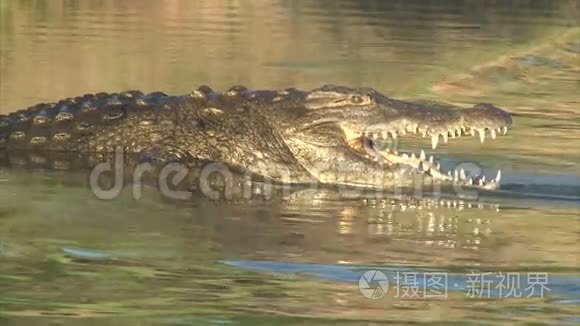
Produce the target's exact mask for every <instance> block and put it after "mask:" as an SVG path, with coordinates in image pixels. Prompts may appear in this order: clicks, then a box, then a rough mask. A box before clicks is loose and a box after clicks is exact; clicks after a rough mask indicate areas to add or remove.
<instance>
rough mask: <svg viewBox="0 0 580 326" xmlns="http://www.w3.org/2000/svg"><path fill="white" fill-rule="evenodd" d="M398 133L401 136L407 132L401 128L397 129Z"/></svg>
mask: <svg viewBox="0 0 580 326" xmlns="http://www.w3.org/2000/svg"><path fill="white" fill-rule="evenodd" d="M399 133H400V134H401V136H402V135H405V134H406V133H407V131H406V130H405V129H401V130H399Z"/></svg>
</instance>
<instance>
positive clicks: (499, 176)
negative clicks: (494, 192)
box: [495, 170, 501, 183]
mask: <svg viewBox="0 0 580 326" xmlns="http://www.w3.org/2000/svg"><path fill="white" fill-rule="evenodd" d="M499 180H501V170H497V176H496V177H495V182H497V183H499Z"/></svg>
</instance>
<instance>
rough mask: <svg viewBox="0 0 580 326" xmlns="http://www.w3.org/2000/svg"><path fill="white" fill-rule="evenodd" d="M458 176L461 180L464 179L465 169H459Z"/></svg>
mask: <svg viewBox="0 0 580 326" xmlns="http://www.w3.org/2000/svg"><path fill="white" fill-rule="evenodd" d="M459 178H460V179H461V180H465V171H464V170H463V169H461V170H460V171H459Z"/></svg>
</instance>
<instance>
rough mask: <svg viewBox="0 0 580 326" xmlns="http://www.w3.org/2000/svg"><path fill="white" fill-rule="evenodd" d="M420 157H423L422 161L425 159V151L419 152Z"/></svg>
mask: <svg viewBox="0 0 580 326" xmlns="http://www.w3.org/2000/svg"><path fill="white" fill-rule="evenodd" d="M419 158H420V159H421V161H425V158H426V157H425V151H424V150H421V154H419Z"/></svg>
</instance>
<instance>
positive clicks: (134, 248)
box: [0, 0, 580, 325]
mask: <svg viewBox="0 0 580 326" xmlns="http://www.w3.org/2000/svg"><path fill="white" fill-rule="evenodd" d="M578 14H579V13H578V6H577V2H576V1H539V0H538V1H536V0H534V1H523V2H522V1H520V2H505V3H504V2H473V1H437V2H432V3H429V4H426V3H424V2H423V1H347V0H342V1H322V2H321V1H262V2H260V3H259V4H256V3H251V2H229V1H228V2H219V1H217V2H216V1H169V0H167V1H149V2H143V1H131V0H129V1H122V2H119V1H112V0H105V1H99V2H91V1H60V0H55V1H2V2H0V112H1V113H6V112H10V111H13V110H15V109H17V108H22V107H27V106H30V105H33V104H35V103H38V102H46V101H55V100H57V99H61V98H64V97H68V96H76V95H78V94H84V93H95V92H100V91H122V90H126V89H141V90H142V91H144V92H150V91H164V92H167V93H186V92H189V91H190V90H191V89H194V88H197V86H199V85H201V84H210V85H211V86H212V87H214V88H215V89H225V88H229V87H230V86H232V85H234V84H244V85H246V86H248V87H250V88H269V89H271V88H285V87H290V86H295V87H300V88H305V89H306V88H312V87H317V86H319V85H320V84H323V83H337V84H347V85H351V86H370V87H374V88H376V89H378V90H380V91H382V92H384V93H385V94H387V95H389V96H397V97H409V98H422V99H426V100H445V101H447V102H453V103H458V102H461V104H463V103H469V104H473V103H477V102H492V103H495V104H497V105H499V106H501V107H505V108H507V109H508V110H509V111H510V112H512V113H514V114H515V118H514V126H516V127H515V128H514V130H513V133H510V134H508V135H507V136H506V137H505V138H501V139H498V140H497V141H495V142H493V143H490V144H487V143H486V144H485V146H480V145H479V144H478V141H477V140H475V139H472V140H466V141H465V142H457V143H453V144H450V145H449V146H448V145H444V144H442V145H441V151H442V152H443V154H444V155H445V156H446V157H450V158H453V159H454V160H457V161H462V160H464V158H466V157H469V158H474V159H475V160H476V161H477V162H478V164H481V165H482V167H483V168H484V169H485V168H486V167H489V166H495V167H499V168H501V170H502V172H503V173H504V177H503V178H504V179H505V181H506V189H507V191H503V192H498V193H495V194H486V195H485V196H483V197H482V198H480V201H478V202H471V203H469V202H467V201H465V202H461V201H459V200H458V199H457V198H453V197H451V198H441V199H437V200H430V199H428V198H425V199H417V198H410V197H390V196H384V197H381V198H376V196H361V197H358V198H351V199H345V198H337V197H336V196H335V195H333V192H332V191H318V192H316V196H315V197H313V196H312V193H304V192H300V191H295V192H294V193H293V194H292V196H290V197H289V198H273V199H270V200H258V199H256V200H251V201H245V202H240V201H238V202H229V203H224V202H216V201H210V200H207V199H206V198H200V197H194V198H193V199H192V200H191V201H188V202H175V201H169V200H167V199H166V198H163V197H162V196H161V195H160V194H159V193H158V192H157V191H156V190H155V187H147V188H145V189H143V196H142V198H141V199H140V200H135V199H134V198H133V196H132V191H131V189H129V188H125V189H124V191H123V192H122V193H121V194H120V196H119V197H118V198H116V199H115V200H110V201H102V200H98V199H97V198H95V196H94V194H93V193H91V192H90V189H89V188H88V186H87V178H86V173H84V172H80V171H70V170H71V166H70V165H68V164H67V162H60V163H62V164H57V165H56V166H53V168H56V170H58V171H54V170H53V171H46V170H44V169H39V168H40V167H42V165H43V164H44V163H46V162H44V163H43V160H42V159H43V158H42V156H38V157H36V158H35V161H33V162H31V161H30V160H29V159H27V160H25V161H22V162H20V163H18V162H16V161H12V162H11V164H10V165H12V167H11V168H10V169H6V168H5V166H4V165H3V167H2V168H0V291H1V293H2V295H1V296H0V324H22V323H26V324H34V323H38V324H46V323H47V322H58V323H61V324H68V323H70V324H77V322H78V321H79V320H80V318H79V317H90V318H99V319H98V321H97V322H98V323H111V324H116V323H122V324H138V323H144V322H150V323H152V324H156V325H157V324H211V323H213V324H215V323H220V324H227V323H230V324H250V325H254V324H257V323H265V324H278V323H284V322H286V323H288V324H302V323H306V322H313V323H316V324H326V323H328V324H333V325H334V324H336V320H337V318H340V319H341V320H343V321H345V323H348V322H347V321H352V323H353V324H360V322H361V321H362V322H365V323H367V322H369V321H370V322H372V321H391V322H398V323H402V322H406V321H412V322H413V321H414V322H425V321H430V320H447V321H449V320H451V321H457V322H460V323H467V322H470V321H473V320H475V319H476V320H482V321H483V322H490V323H505V324H509V323H514V322H523V323H526V322H540V323H541V322H545V323H548V322H551V323H557V324H561V323H573V322H574V321H575V320H574V319H573V318H574V317H573V316H577V315H578V308H577V302H578V299H577V297H578V295H577V294H578V288H577V286H576V287H574V284H577V275H578V244H577V241H578V234H577V230H578V217H577V215H578V206H577V203H578V200H577V197H578V195H577V194H578V189H579V186H578V172H579V171H578V166H577V164H576V163H577V162H576V161H577V158H576V155H575V152H574V151H573V150H571V149H573V148H577V147H578V144H579V138H580V137H579V136H578V130H580V128H579V127H580V125H579V123H578V121H577V118H576V111H577V106H578V105H577V104H578V102H579V101H580V99H579V97H578V94H580V92H578V74H577V73H578V62H579V61H578V60H577V55H578V42H577V41H578V37H577V36H578V28H577V17H578ZM416 152H418V151H416ZM447 154H450V155H447ZM31 163H32V164H31ZM34 164H36V166H34ZM532 194H533V195H534V196H532ZM536 195H537V196H536ZM228 262H229V264H228ZM260 263H267V264H271V265H268V266H266V267H267V268H264V269H260V270H259V269H257V268H255V267H256V266H258V265H259V264H260ZM267 264H266V265H267ZM262 266H264V265H262ZM280 266H283V267H284V268H285V269H284V268H282V269H280ZM305 266H306V267H308V268H311V267H314V268H316V269H317V270H318V271H319V272H320V271H321V272H323V275H322V276H320V275H319V276H320V277H313V273H309V270H305ZM368 266H380V267H389V268H393V269H394V270H401V271H402V270H404V268H408V269H411V270H426V269H437V270H442V271H446V272H449V273H456V274H457V273H463V272H466V271H469V270H472V269H475V270H479V271H486V270H487V271H494V272H495V271H501V270H503V271H513V272H527V271H539V272H548V273H550V276H551V277H553V282H556V283H557V284H556V283H553V284H552V285H553V286H554V291H553V292H551V293H549V294H548V298H538V297H535V298H520V299H515V298H512V299H497V298H496V299H489V300H468V299H467V298H466V297H465V295H464V293H460V292H458V291H455V292H453V291H451V292H450V296H449V298H447V299H445V300H438V301H430V300H397V299H396V298H393V297H388V296H387V297H385V298H384V299H381V300H376V301H372V300H368V299H366V298H365V297H363V296H362V295H361V294H360V291H359V289H358V287H357V285H356V277H357V276H356V275H358V274H356V273H354V272H353V270H356V271H360V270H359V269H358V268H366V267H368ZM296 268H297V269H296ZM293 272H297V274H291V275H289V274H288V273H293ZM349 273H350V274H349ZM345 275H346V276H348V277H349V278H348V281H347V282H344V281H340V278H341V277H343V276H345ZM346 276H345V277H346ZM337 280H338V281H337ZM343 280H344V278H343ZM558 282H559V283H558ZM39 316H40V317H41V318H38V317H39ZM73 317H74V318H73ZM119 317H122V318H119ZM313 319H314V320H313ZM92 320H93V319H91V322H92Z"/></svg>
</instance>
